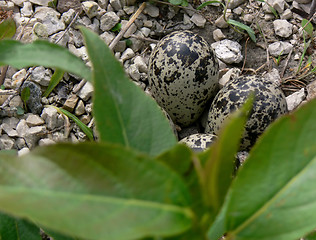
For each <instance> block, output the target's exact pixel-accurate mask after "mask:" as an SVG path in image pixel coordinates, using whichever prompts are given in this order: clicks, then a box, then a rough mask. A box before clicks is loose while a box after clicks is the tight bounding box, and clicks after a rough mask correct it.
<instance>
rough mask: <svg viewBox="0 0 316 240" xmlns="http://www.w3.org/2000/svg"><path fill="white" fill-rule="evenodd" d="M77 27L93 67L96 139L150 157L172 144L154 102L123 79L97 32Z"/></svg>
mask: <svg viewBox="0 0 316 240" xmlns="http://www.w3.org/2000/svg"><path fill="white" fill-rule="evenodd" d="M80 29H81V31H82V33H83V36H84V39H85V43H86V47H87V52H88V55H89V58H90V60H91V62H92V65H93V69H94V71H93V82H94V102H93V107H94V117H95V121H96V125H97V129H98V131H99V135H100V140H101V141H103V142H112V143H118V144H122V145H124V146H126V147H130V148H133V149H136V150H138V151H141V152H144V153H147V154H149V155H151V156H155V155H158V154H160V153H162V152H164V151H166V150H167V149H169V148H171V147H172V146H174V145H175V144H176V139H175V136H174V135H173V132H172V130H171V128H170V126H169V123H168V121H167V119H166V118H165V116H164V115H163V113H162V112H161V110H160V109H159V107H158V105H157V104H156V102H155V101H154V100H153V99H152V98H150V97H149V96H147V95H146V94H145V93H144V92H143V91H142V90H141V89H140V88H139V87H137V86H136V85H135V84H134V83H133V82H132V81H131V80H130V79H128V78H127V76H126V74H125V72H124V70H123V68H122V66H121V64H120V63H119V62H118V61H117V60H116V59H115V57H114V56H113V54H112V53H111V51H110V50H109V48H108V47H107V45H106V44H105V43H104V41H103V40H101V39H100V38H99V36H98V35H97V34H95V33H93V32H92V31H91V30H88V29H86V28H80Z"/></svg>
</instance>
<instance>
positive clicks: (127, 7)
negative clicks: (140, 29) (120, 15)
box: [123, 6, 135, 15]
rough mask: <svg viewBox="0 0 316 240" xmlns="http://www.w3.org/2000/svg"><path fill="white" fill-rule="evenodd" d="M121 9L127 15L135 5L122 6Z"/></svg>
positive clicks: (133, 9) (132, 11)
mask: <svg viewBox="0 0 316 240" xmlns="http://www.w3.org/2000/svg"><path fill="white" fill-rule="evenodd" d="M123 10H124V12H125V13H126V14H127V15H131V14H133V13H134V11H135V6H124V7H123Z"/></svg>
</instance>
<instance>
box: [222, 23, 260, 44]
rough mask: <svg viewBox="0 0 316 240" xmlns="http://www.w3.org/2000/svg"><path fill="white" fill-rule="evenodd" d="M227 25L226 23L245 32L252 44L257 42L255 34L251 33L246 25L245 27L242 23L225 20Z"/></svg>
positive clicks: (250, 29)
mask: <svg viewBox="0 0 316 240" xmlns="http://www.w3.org/2000/svg"><path fill="white" fill-rule="evenodd" d="M227 23H228V24H232V25H234V26H237V27H239V28H241V29H243V30H245V31H246V32H247V33H248V35H249V37H250V38H251V40H252V41H253V42H256V41H257V38H256V35H255V32H254V31H253V29H252V28H251V27H249V26H247V25H245V24H243V23H241V22H238V21H235V20H233V19H227Z"/></svg>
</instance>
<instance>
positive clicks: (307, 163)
mask: <svg viewBox="0 0 316 240" xmlns="http://www.w3.org/2000/svg"><path fill="white" fill-rule="evenodd" d="M315 121H316V100H312V101H311V102H309V103H307V104H305V105H303V106H302V107H300V109H298V110H297V111H296V112H295V113H293V114H290V115H287V116H284V117H282V118H280V119H279V120H277V121H276V122H274V123H273V124H272V125H270V127H269V128H268V129H267V130H266V132H265V133H264V134H263V135H262V136H261V137H260V138H259V139H258V141H257V143H256V145H255V146H254V148H253V149H252V151H251V153H250V156H249V158H248V159H247V161H246V162H245V164H244V165H243V167H242V168H241V169H240V170H239V173H238V175H237V177H236V179H235V181H234V182H233V185H232V186H231V189H230V192H229V194H228V197H227V201H228V203H227V211H226V223H227V225H226V227H227V230H228V235H227V239H236V240H246V239H247V240H249V239H260V240H268V239H269V240H292V239H293V240H295V239H298V238H299V237H301V236H303V235H305V234H307V233H308V232H311V231H312V230H313V229H315V228H316V215H315V212H316V174H315V172H316V137H315V136H316V125H315Z"/></svg>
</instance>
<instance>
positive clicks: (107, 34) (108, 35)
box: [100, 31, 115, 45]
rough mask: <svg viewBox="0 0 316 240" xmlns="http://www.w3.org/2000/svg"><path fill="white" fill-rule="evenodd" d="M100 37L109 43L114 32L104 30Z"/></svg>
mask: <svg viewBox="0 0 316 240" xmlns="http://www.w3.org/2000/svg"><path fill="white" fill-rule="evenodd" d="M100 38H101V39H103V40H104V41H105V43H106V44H107V45H110V43H111V42H112V40H113V39H114V38H115V34H114V33H112V32H107V31H106V32H104V33H102V34H101V35H100Z"/></svg>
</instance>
